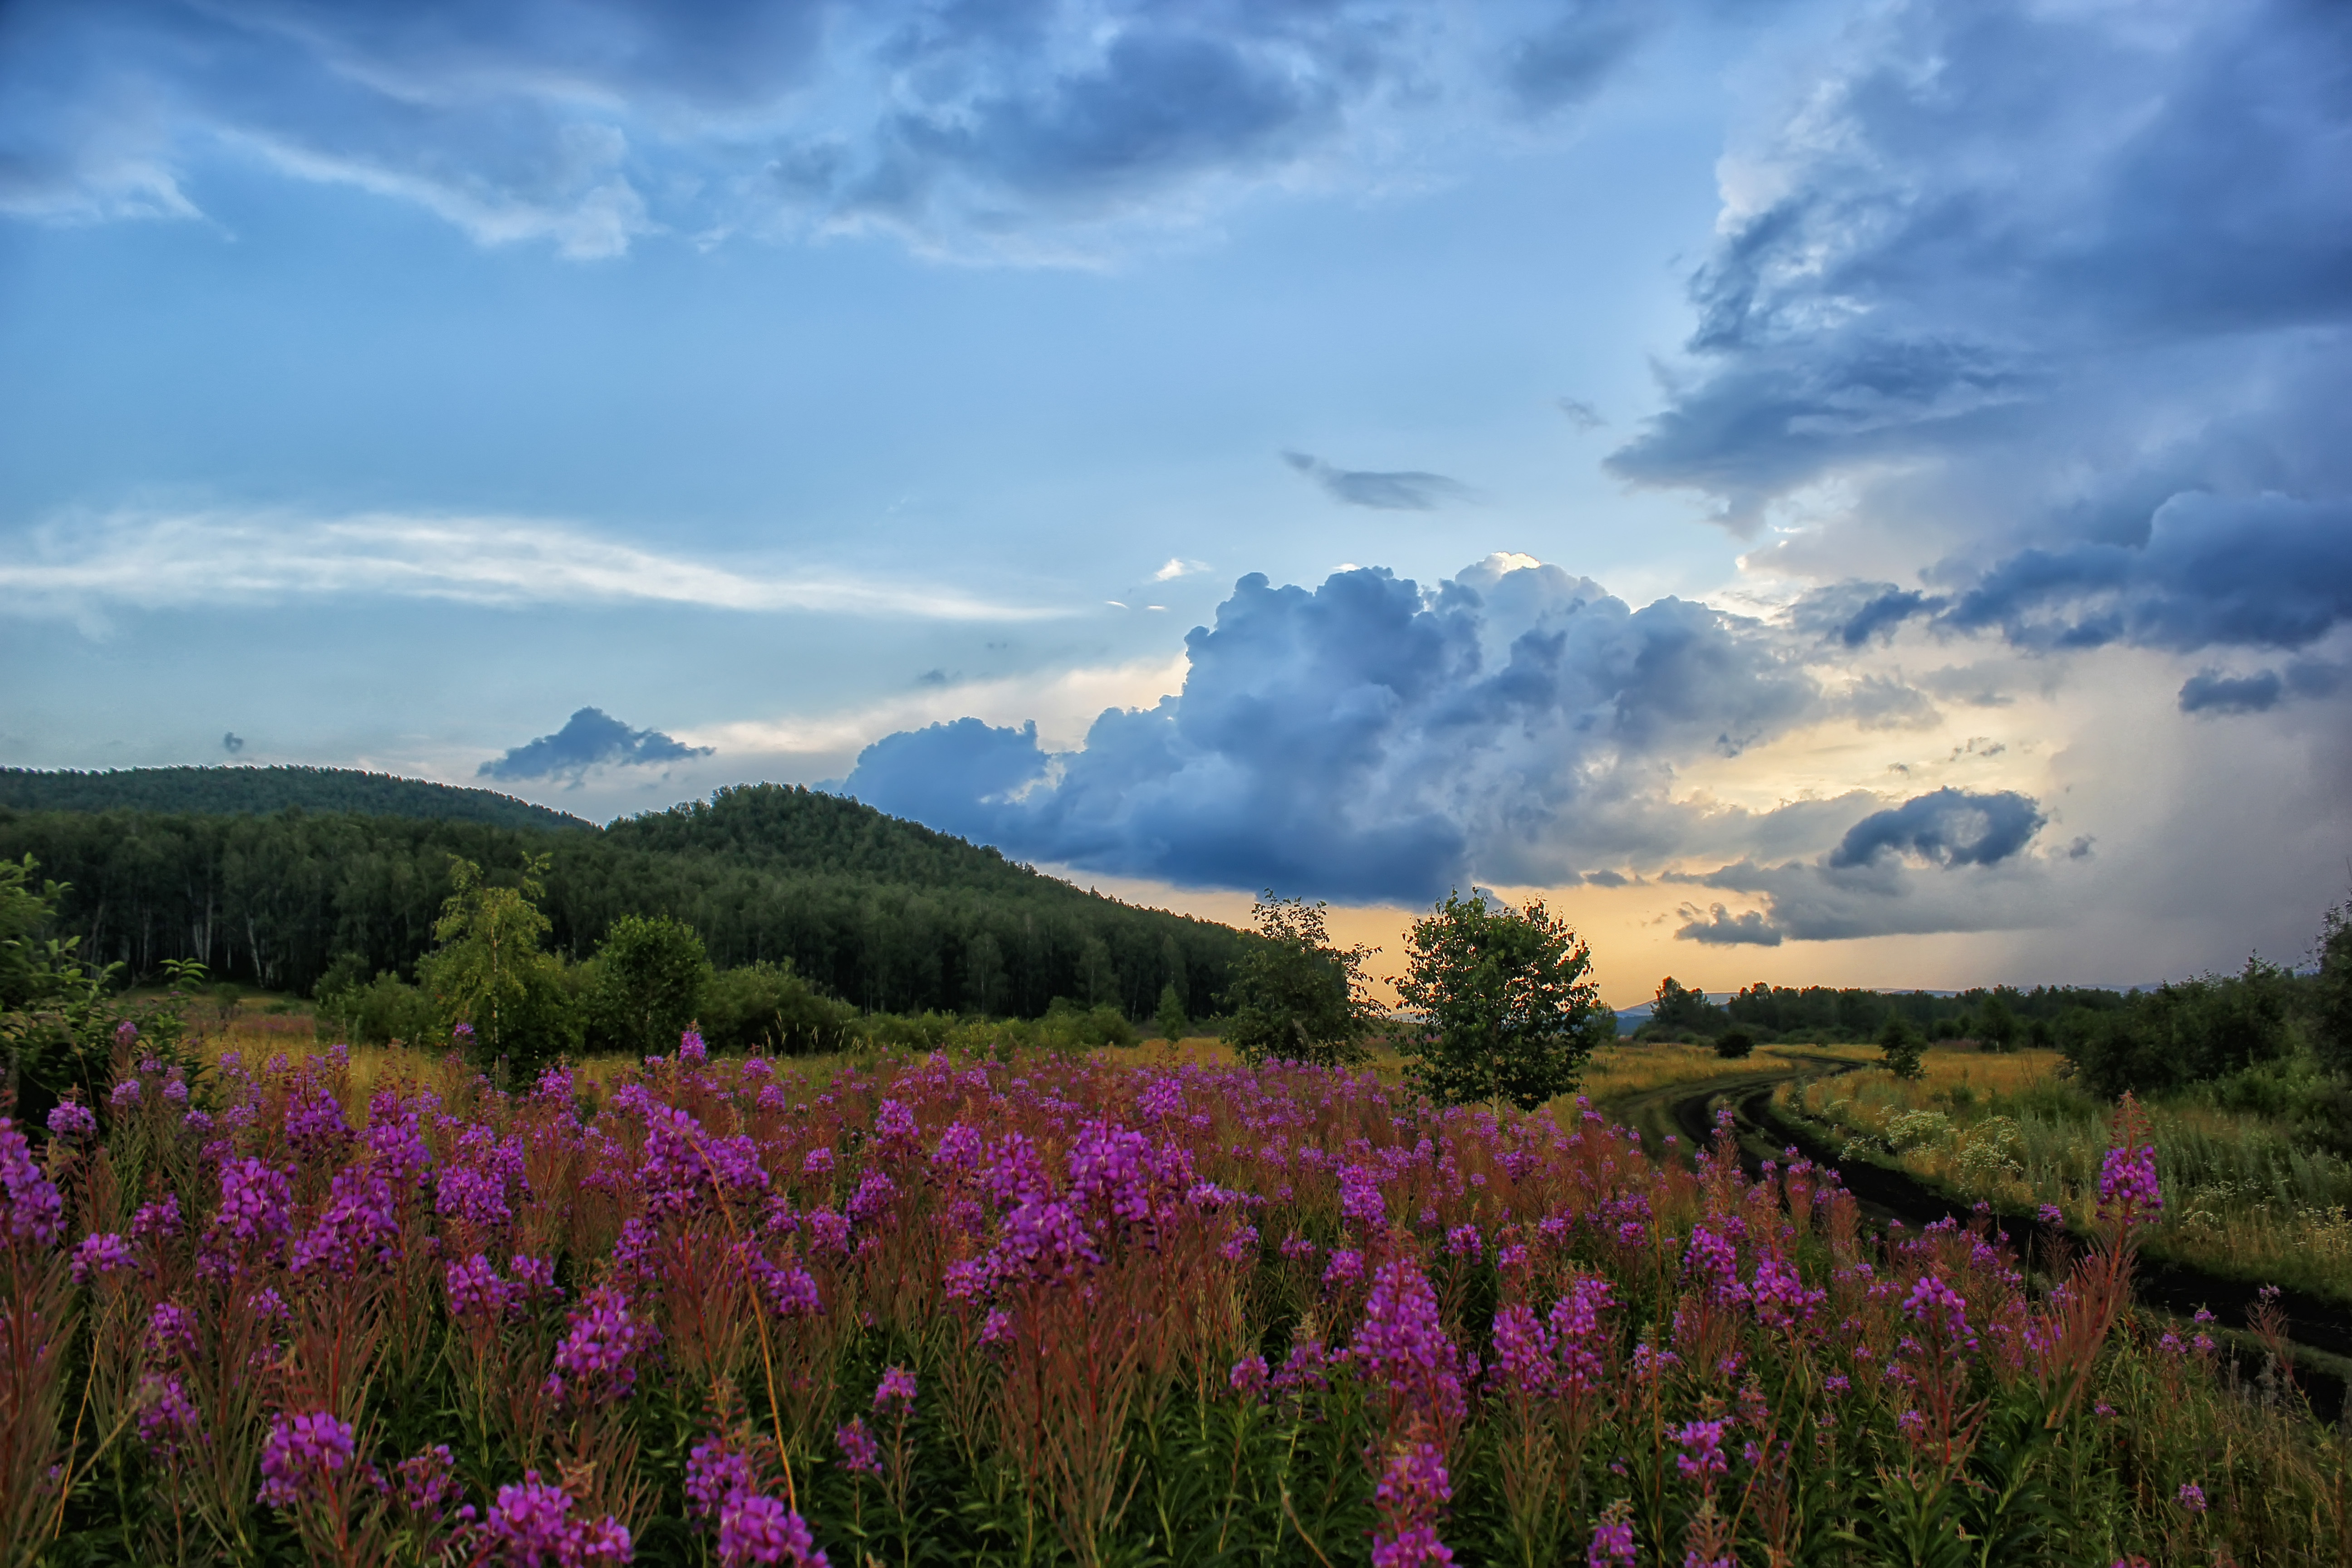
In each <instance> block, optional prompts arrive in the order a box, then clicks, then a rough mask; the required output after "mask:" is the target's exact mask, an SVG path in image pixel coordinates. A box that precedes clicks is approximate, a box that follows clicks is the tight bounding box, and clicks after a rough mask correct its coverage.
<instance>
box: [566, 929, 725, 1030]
mask: <svg viewBox="0 0 2352 1568" xmlns="http://www.w3.org/2000/svg"><path fill="white" fill-rule="evenodd" d="M588 967H589V969H590V972H591V975H592V978H591V980H590V982H589V984H588V986H587V992H588V1019H587V1023H588V1032H589V1035H590V1037H591V1038H593V1040H594V1041H595V1042H596V1043H597V1044H599V1045H601V1046H604V1047H607V1048H609V1049H613V1050H620V1051H630V1052H634V1053H635V1054H636V1055H638V1056H641V1057H643V1056H652V1055H655V1054H657V1053H662V1052H667V1051H672V1050H676V1049H677V1041H678V1037H679V1035H681V1034H682V1033H684V1031H685V1029H686V1027H687V1026H688V1025H689V1024H691V1023H693V1022H694V1021H695V1019H696V1017H697V1016H699V1014H700V1011H701V1007H702V996H703V990H704V988H705V987H706V986H708V985H709V984H710V960H709V958H708V957H707V956H705V954H704V952H703V951H702V939H701V938H700V937H698V936H697V935H696V934H695V933H694V928H693V927H692V926H690V925H688V924H687V923H686V922H685V921H676V920H672V919H670V917H669V916H667V915H623V916H622V917H621V918H620V919H619V920H616V921H614V922H613V924H612V926H611V928H610V929H609V930H608V931H605V933H604V945H603V946H602V947H600V948H598V949H597V950H596V956H595V957H594V958H593V960H591V961H590V963H589V965H588ZM706 1038H708V1037H706Z"/></svg>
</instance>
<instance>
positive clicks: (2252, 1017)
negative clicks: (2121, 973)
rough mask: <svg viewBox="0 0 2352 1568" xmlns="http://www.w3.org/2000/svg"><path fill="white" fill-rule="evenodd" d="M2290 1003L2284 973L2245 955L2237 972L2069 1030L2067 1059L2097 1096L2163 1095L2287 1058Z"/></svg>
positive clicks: (2164, 990) (2164, 989) (2161, 992)
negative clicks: (2166, 1092) (2288, 1005)
mask: <svg viewBox="0 0 2352 1568" xmlns="http://www.w3.org/2000/svg"><path fill="white" fill-rule="evenodd" d="M2287 1001H2288V991H2287V977H2286V975H2285V973H2284V972H2283V971H2281V970H2279V969H2278V968H2277V967H2275V966H2274V965H2272V964H2267V963H2263V962H2262V961H2261V960H2260V959H2253V958H2250V959H2248V960H2247V961H2246V967H2245V971H2244V973H2241V974H2233V975H2210V974H2209V975H2205V976H2202V977H2200V978H2199V979H2195V980H2181V981H2174V982H2171V983H2169V984H2164V985H2159V986H2158V987H2157V988H2156V989H2155V990H2154V991H2151V992H2145V993H2141V994H2136V995H2135V996H2133V997H2132V999H2131V1002H2130V1005H2127V1006H2126V1007H2123V1008H2120V1009H2118V1010H2116V1011H2115V1012H2111V1013H2106V1014H2103V1015H2100V1016H2097V1017H2096V1018H2095V1019H2091V1020H2087V1021H2086V1022H2085V1023H2084V1025H2083V1026H2081V1027H2079V1028H2077V1029H2075V1030H2074V1031H2073V1032H2072V1033H2071V1035H2070V1037H2069V1038H2068V1039H2067V1040H2066V1043H2065V1050H2066V1055H2067V1058H2068V1059H2070V1060H2071V1061H2073V1062H2074V1066H2075V1068H2076V1069H2077V1070H2078V1071H2080V1072H2081V1073H2082V1075H2083V1078H2084V1081H2085V1082H2087V1083H2088V1084H2090V1086H2091V1088H2092V1089H2094V1090H2095V1092H2097V1093H2098V1094H2101V1095H2104V1096H2105V1097H2107V1098H2110V1099H2112V1098H2114V1097H2116V1096H2117V1095H2120V1094H2123V1093H2126V1091H2130V1092H2137V1093H2140V1094H2149V1093H2160V1092H2162V1091H2164V1090H2166V1089H2176V1088H2179V1086H2181V1085H2183V1084H2187V1083H2192V1082H2195V1081H2197V1080H2199V1079H2215V1078H2221V1077H2222V1076H2224V1075H2226V1074H2229V1073H2232V1072H2236V1071H2239V1070H2241V1069H2242V1068H2249V1067H2252V1066H2254V1065H2256V1064H2258V1063H2262V1062H2269V1061H2276V1060H2278V1059H2279V1058H2282V1057H2284V1056H2285V1055H2286V1054H2287V1052H2288V1050H2289V1049H2290V1047H2291V1043H2292V1042H2291V1040H2290V1038H2289V1035H2288V1028H2287Z"/></svg>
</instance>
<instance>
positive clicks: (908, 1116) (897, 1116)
mask: <svg viewBox="0 0 2352 1568" xmlns="http://www.w3.org/2000/svg"><path fill="white" fill-rule="evenodd" d="M916 1131H917V1129H916V1126H915V1113H914V1112H913V1111H912V1110H908V1108H907V1107H906V1105H904V1104H903V1103H901V1102H900V1101H898V1100H884V1101H883V1102H882V1103H881V1104H879V1105H877V1106H876V1107H875V1108H874V1136H875V1137H877V1138H879V1139H882V1140H883V1141H885V1142H910V1141H912V1140H913V1138H914V1137H915V1135H916Z"/></svg>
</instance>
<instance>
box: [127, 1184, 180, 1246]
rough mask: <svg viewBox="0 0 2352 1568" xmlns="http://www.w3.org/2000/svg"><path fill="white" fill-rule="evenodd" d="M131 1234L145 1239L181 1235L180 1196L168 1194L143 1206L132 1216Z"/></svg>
mask: <svg viewBox="0 0 2352 1568" xmlns="http://www.w3.org/2000/svg"><path fill="white" fill-rule="evenodd" d="M179 1234H180V1194H177V1193H166V1194H164V1195H163V1196H162V1197H160V1198H158V1199H156V1200H155V1201H154V1202H153V1203H152V1204H141V1205H139V1211H138V1212H137V1213H136V1214H134V1215H131V1236H132V1237H136V1238H139V1239H142V1240H143V1239H144V1238H146V1237H151V1236H177V1235H179Z"/></svg>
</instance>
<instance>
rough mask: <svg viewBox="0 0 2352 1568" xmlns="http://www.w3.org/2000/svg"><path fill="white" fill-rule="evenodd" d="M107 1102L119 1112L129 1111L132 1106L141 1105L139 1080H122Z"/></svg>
mask: <svg viewBox="0 0 2352 1568" xmlns="http://www.w3.org/2000/svg"><path fill="white" fill-rule="evenodd" d="M106 1102H107V1104H109V1105H110V1106H112V1107H113V1108H114V1109H115V1110H130V1109H131V1107H132V1106H134V1105H137V1104H138V1103H139V1080H138V1079H135V1078H126V1079H122V1080H121V1082H120V1083H118V1084H116V1085H115V1086H114V1089H113V1091H112V1092H111V1093H110V1094H109V1095H108V1096H107V1097H106Z"/></svg>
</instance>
